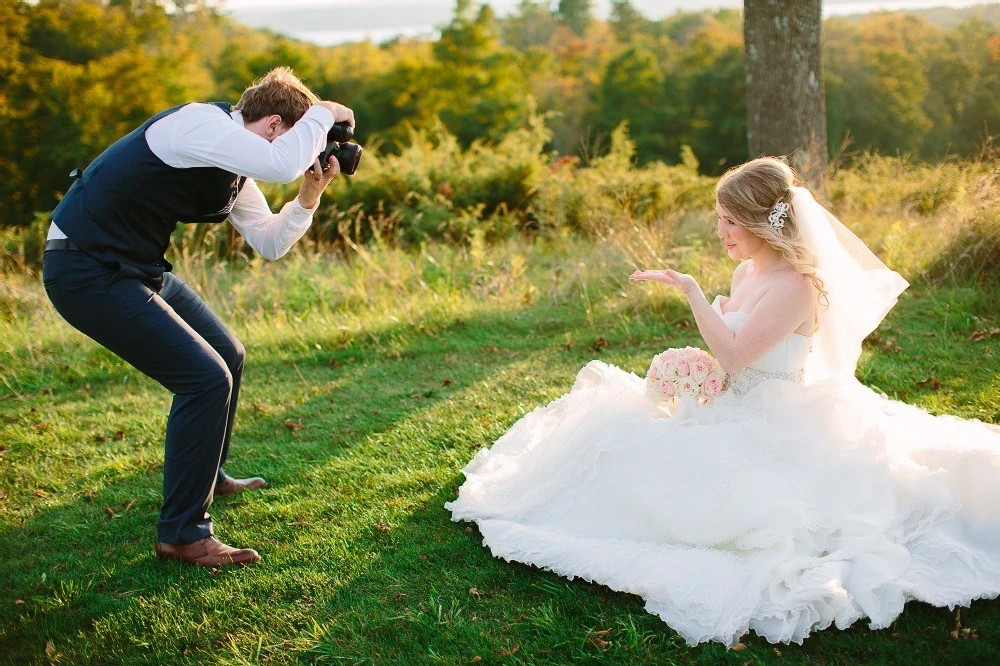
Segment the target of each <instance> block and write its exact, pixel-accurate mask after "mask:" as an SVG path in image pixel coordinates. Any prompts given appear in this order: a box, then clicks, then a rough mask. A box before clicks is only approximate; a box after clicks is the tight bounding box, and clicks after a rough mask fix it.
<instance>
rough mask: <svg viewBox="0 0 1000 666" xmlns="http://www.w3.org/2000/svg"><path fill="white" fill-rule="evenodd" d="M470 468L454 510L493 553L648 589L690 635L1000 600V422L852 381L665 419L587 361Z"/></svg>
mask: <svg viewBox="0 0 1000 666" xmlns="http://www.w3.org/2000/svg"><path fill="white" fill-rule="evenodd" d="M463 471H464V473H465V476H466V481H465V483H464V485H462V487H461V489H460V491H459V495H458V497H457V499H455V500H454V501H453V502H450V503H448V504H446V507H447V508H448V509H449V510H451V512H452V517H453V519H454V520H467V521H475V522H476V523H477V524H478V526H479V529H480V531H481V532H482V535H483V540H484V544H485V545H486V546H488V547H489V548H490V550H491V552H492V553H493V555H495V556H497V557H502V558H504V559H506V560H508V561H517V562H523V563H526V564H531V565H534V566H537V567H540V568H543V569H547V570H551V571H554V572H556V573H559V574H561V575H563V576H566V577H568V578H576V577H579V578H583V579H585V580H588V581H593V582H596V583H601V584H603V585H607V586H608V587H610V588H612V589H614V590H618V591H622V592H628V593H632V594H637V595H639V596H641V597H643V598H644V599H645V601H646V609H647V610H648V611H649V612H650V613H654V614H656V615H658V616H659V617H660V618H662V619H663V621H664V622H666V623H667V624H668V625H669V626H670V627H672V628H673V629H674V630H676V631H677V632H678V633H679V634H680V635H681V636H683V637H684V638H685V639H686V640H687V641H688V642H689V643H691V644H697V643H701V642H704V641H718V642H721V643H724V644H726V645H728V646H732V645H734V644H735V643H737V642H738V641H739V638H740V636H742V635H743V634H744V633H746V632H747V631H748V630H753V631H755V632H756V633H758V634H760V635H762V636H764V637H765V638H767V639H768V640H769V641H772V642H779V641H781V642H797V643H801V642H802V640H803V639H804V638H805V637H806V636H808V635H809V633H810V632H811V631H813V630H817V629H824V628H826V627H829V626H830V625H835V626H836V627H838V628H841V629H843V628H846V627H848V626H850V625H851V624H852V623H854V622H855V621H857V620H859V619H861V618H868V619H869V621H870V625H871V627H872V628H882V627H886V626H888V625H889V624H890V623H891V622H892V621H893V620H894V619H895V618H896V617H897V616H898V615H899V614H900V612H901V611H902V610H903V605H904V603H905V602H906V601H907V600H910V599H917V600H920V601H925V602H928V603H931V604H934V605H938V606H949V607H950V606H955V605H967V604H969V603H970V602H971V601H972V600H973V599H978V598H984V597H988V598H992V597H996V596H997V595H998V594H1000V429H998V428H996V427H995V426H991V425H988V424H984V423H982V422H979V421H972V420H961V419H958V418H953V417H948V416H932V415H930V414H928V413H926V412H924V411H922V410H920V409H918V408H915V407H912V406H910V405H906V404H903V403H899V402H895V401H891V400H888V399H886V398H884V397H882V396H879V395H877V394H875V393H874V392H872V391H870V390H869V389H867V388H865V387H863V386H862V385H860V384H858V383H856V382H851V383H846V384H819V385H812V386H808V387H805V386H802V385H801V384H796V383H793V382H790V381H783V380H780V379H773V380H767V381H763V382H761V383H759V384H758V385H756V386H755V387H753V388H752V389H750V390H748V391H747V392H746V393H744V394H743V395H740V396H736V395H734V394H732V393H726V394H723V395H722V396H720V398H718V399H717V400H716V401H715V402H714V403H713V404H712V405H708V406H705V405H698V404H696V403H695V402H693V401H685V402H682V403H681V404H680V405H679V406H678V407H677V408H676V409H675V410H674V411H673V412H667V411H666V410H664V409H663V408H662V407H661V406H660V405H658V404H657V403H656V402H654V401H653V400H651V399H650V398H649V397H648V396H647V394H646V390H645V384H644V381H643V380H642V379H640V378H639V377H637V376H635V375H634V374H631V373H626V372H624V371H622V370H620V369H618V368H616V367H614V366H609V365H607V364H605V363H602V362H600V361H593V362H591V363H590V364H588V365H587V366H586V367H585V368H584V369H583V370H581V371H580V373H579V375H578V377H577V380H576V383H575V385H574V386H573V389H572V391H571V392H570V393H568V394H567V395H565V396H563V397H562V398H559V399H558V400H555V401H554V402H552V403H551V404H549V405H548V406H545V407H540V408H538V409H536V410H534V411H533V412H531V413H529V414H527V415H526V416H524V417H523V418H522V419H521V420H519V421H518V422H517V423H516V424H515V425H514V426H513V427H512V428H511V429H510V430H509V431H508V432H507V433H506V434H504V435H503V437H501V438H500V439H499V440H498V441H497V442H496V443H495V444H494V445H493V446H492V447H491V448H489V449H483V450H481V451H480V452H479V453H478V454H477V455H476V456H475V457H474V458H473V459H472V461H471V462H470V463H469V464H468V466H467V467H466V468H465V469H464V470H463Z"/></svg>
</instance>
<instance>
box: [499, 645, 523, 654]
mask: <svg viewBox="0 0 1000 666" xmlns="http://www.w3.org/2000/svg"><path fill="white" fill-rule="evenodd" d="M520 649H521V646H520V645H515V646H514V647H512V648H511V649H509V650H500V652H498V653H497V654H499V655H500V656H501V657H509V656H510V655H512V654H517V652H518V651H519V650H520Z"/></svg>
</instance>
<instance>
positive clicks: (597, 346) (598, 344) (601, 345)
mask: <svg viewBox="0 0 1000 666" xmlns="http://www.w3.org/2000/svg"><path fill="white" fill-rule="evenodd" d="M607 346H608V341H607V340H605V339H604V338H603V337H601V338H597V339H596V340H594V344H592V345H590V348H591V349H593V350H594V351H595V352H599V351H601V350H602V349H605V348H607Z"/></svg>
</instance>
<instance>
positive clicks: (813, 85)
mask: <svg viewBox="0 0 1000 666" xmlns="http://www.w3.org/2000/svg"><path fill="white" fill-rule="evenodd" d="M822 5H823V3H822V0H744V2H743V9H744V14H743V37H744V44H745V49H746V81H747V143H748V146H749V149H750V157H760V156H762V155H787V156H788V157H789V161H790V162H791V164H792V165H793V166H794V167H795V169H796V170H797V171H798V172H799V175H800V177H801V178H802V179H803V180H804V181H806V183H807V184H808V185H809V187H810V188H812V189H814V190H818V191H819V192H823V191H824V190H825V188H826V163H827V160H826V150H827V148H826V101H825V96H824V93H823V61H822V51H821V41H820V36H821V32H822V25H823V20H822V19H823V14H822Z"/></svg>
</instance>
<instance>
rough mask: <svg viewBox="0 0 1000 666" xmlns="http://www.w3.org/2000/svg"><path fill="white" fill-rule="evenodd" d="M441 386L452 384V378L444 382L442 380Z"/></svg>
mask: <svg viewBox="0 0 1000 666" xmlns="http://www.w3.org/2000/svg"><path fill="white" fill-rule="evenodd" d="M441 386H451V380H450V379H446V380H444V381H443V382H441Z"/></svg>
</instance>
